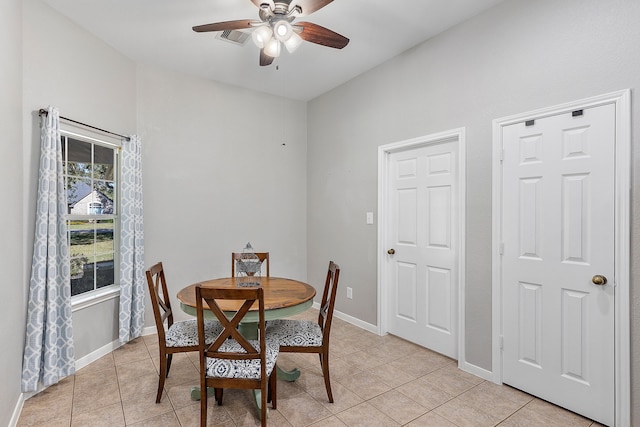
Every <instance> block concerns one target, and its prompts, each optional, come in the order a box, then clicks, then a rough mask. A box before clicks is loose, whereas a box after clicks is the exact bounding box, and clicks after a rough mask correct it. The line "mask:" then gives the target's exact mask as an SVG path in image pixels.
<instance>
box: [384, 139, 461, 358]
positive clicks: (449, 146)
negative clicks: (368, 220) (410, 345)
mask: <svg viewBox="0 0 640 427" xmlns="http://www.w3.org/2000/svg"><path fill="white" fill-rule="evenodd" d="M456 147H457V144H456V143H454V142H441V143H437V144H433V145H428V146H424V147H420V148H414V149H410V150H406V151H401V152H396V153H391V154H390V156H389V180H388V185H389V187H388V190H387V195H388V208H387V212H388V216H389V221H388V224H389V230H388V241H387V244H388V249H389V250H390V251H391V252H393V253H390V254H389V258H388V260H389V262H390V266H389V268H388V272H389V277H388V280H389V286H388V288H387V289H388V299H387V301H388V302H387V304H388V305H387V313H388V318H387V330H388V332H389V333H391V334H394V335H397V336H399V337H402V338H404V339H407V340H409V341H412V342H415V343H417V344H420V345H422V346H425V347H428V348H430V349H432V350H434V351H437V352H440V353H442V354H445V355H447V356H450V357H453V358H457V356H458V354H457V353H458V349H457V316H458V311H457V304H458V295H457V288H458V278H457V264H456V263H457V250H458V248H457V245H456V243H455V242H457V241H458V236H457V235H456V233H457V230H458V224H457V220H458V219H457V218H458V215H457V206H456V204H455V202H454V201H455V200H457V191H458V186H457V183H456V180H457V176H458V171H457V165H458V159H457V156H458V154H457V151H456V150H457V148H456Z"/></svg>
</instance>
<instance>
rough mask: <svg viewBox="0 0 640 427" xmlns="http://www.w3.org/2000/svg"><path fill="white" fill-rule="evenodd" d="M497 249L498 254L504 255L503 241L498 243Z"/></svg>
mask: <svg viewBox="0 0 640 427" xmlns="http://www.w3.org/2000/svg"><path fill="white" fill-rule="evenodd" d="M498 251H499V252H500V255H504V243H503V242H500V245H499V246H498Z"/></svg>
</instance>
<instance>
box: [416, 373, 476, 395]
mask: <svg viewBox="0 0 640 427" xmlns="http://www.w3.org/2000/svg"><path fill="white" fill-rule="evenodd" d="M456 371H460V370H459V369H458V368H454V369H444V368H441V369H438V370H437V371H433V372H431V373H430V374H427V375H425V376H423V377H422V378H421V380H423V381H424V382H426V383H429V384H432V385H433V386H435V387H437V388H439V389H441V390H444V391H446V392H447V393H449V394H451V395H454V396H455V395H458V394H461V393H464V392H465V391H467V390H469V389H471V388H473V387H475V386H476V385H477V382H476V381H469V380H468V379H467V377H466V375H468V374H466V375H460V374H459V373H458V372H456ZM460 372H462V371H460Z"/></svg>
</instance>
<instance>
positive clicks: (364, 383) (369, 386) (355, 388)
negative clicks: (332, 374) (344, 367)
mask: <svg viewBox="0 0 640 427" xmlns="http://www.w3.org/2000/svg"><path fill="white" fill-rule="evenodd" d="M340 383H341V384H342V385H343V386H345V387H346V388H348V389H349V390H351V391H352V392H354V393H355V394H357V395H358V396H360V397H361V398H363V399H364V400H368V399H371V398H373V397H375V396H378V395H380V394H382V393H385V392H387V391H389V390H391V387H390V386H388V385H387V384H385V383H384V382H383V381H382V379H381V378H380V377H378V376H376V375H375V374H372V373H370V372H363V373H361V374H356V375H351V376H350V377H345V378H342V379H341V380H340Z"/></svg>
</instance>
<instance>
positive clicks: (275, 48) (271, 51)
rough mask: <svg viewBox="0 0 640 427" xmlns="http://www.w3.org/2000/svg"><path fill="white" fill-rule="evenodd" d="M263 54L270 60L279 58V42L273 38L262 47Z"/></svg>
mask: <svg viewBox="0 0 640 427" xmlns="http://www.w3.org/2000/svg"><path fill="white" fill-rule="evenodd" d="M264 53H265V54H266V55H269V56H270V57H272V58H277V57H278V56H280V42H279V41H278V40H276V39H273V38H272V39H271V40H269V41H268V42H267V43H266V44H265V45H264Z"/></svg>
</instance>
